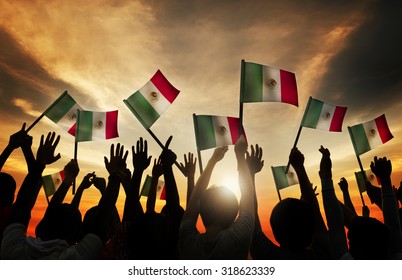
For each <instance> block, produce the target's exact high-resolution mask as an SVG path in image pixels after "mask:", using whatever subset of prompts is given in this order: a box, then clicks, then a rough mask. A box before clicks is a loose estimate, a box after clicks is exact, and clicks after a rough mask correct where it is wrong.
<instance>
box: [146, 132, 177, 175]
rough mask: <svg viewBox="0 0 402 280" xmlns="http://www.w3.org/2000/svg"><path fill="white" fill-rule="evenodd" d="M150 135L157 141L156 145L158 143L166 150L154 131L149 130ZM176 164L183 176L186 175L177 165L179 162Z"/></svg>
mask: <svg viewBox="0 0 402 280" xmlns="http://www.w3.org/2000/svg"><path fill="white" fill-rule="evenodd" d="M147 131H148V133H149V134H150V135H151V136H152V138H154V140H155V141H156V143H158V145H159V146H160V147H161V148H162V149H165V146H164V145H163V144H162V142H161V141H160V140H159V139H158V137H156V135H155V134H154V133H153V132H152V130H151V129H150V128H147ZM174 164H175V165H176V166H177V168H178V169H179V170H180V171H181V173H183V175H185V172H184V170H183V169H182V168H181V166H180V164H178V163H177V161H175V162H174Z"/></svg>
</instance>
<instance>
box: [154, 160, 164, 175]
mask: <svg viewBox="0 0 402 280" xmlns="http://www.w3.org/2000/svg"><path fill="white" fill-rule="evenodd" d="M162 174H163V166H162V163H161V159H160V158H159V159H158V160H156V159H154V166H153V167H152V178H159V177H160V176H162Z"/></svg>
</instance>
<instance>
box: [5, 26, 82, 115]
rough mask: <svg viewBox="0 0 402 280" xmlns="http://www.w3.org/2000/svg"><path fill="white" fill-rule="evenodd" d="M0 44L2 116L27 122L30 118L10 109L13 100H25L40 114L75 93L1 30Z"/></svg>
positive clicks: (68, 85)
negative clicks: (64, 97) (64, 94)
mask: <svg viewBox="0 0 402 280" xmlns="http://www.w3.org/2000/svg"><path fill="white" fill-rule="evenodd" d="M0 42H1V45H0V97H1V103H0V107H1V108H0V110H1V112H2V114H7V116H10V115H14V116H18V118H21V119H23V120H24V121H27V122H29V121H30V120H31V119H33V117H32V116H29V115H24V112H23V111H21V110H20V108H18V107H16V106H13V104H12V100H14V99H16V98H19V99H24V100H26V101H28V102H29V103H32V105H33V107H34V108H33V109H34V110H37V111H43V110H45V109H46V108H47V106H49V105H50V104H51V102H52V100H54V99H56V98H57V97H58V96H59V95H60V94H61V93H62V92H63V91H64V90H69V91H75V90H74V87H72V86H71V85H70V84H68V83H65V82H63V81H61V80H58V79H57V78H55V77H53V76H52V75H51V74H50V73H49V72H48V71H46V69H44V68H43V67H42V66H41V65H40V64H39V63H38V62H37V61H36V60H35V59H34V58H32V56H30V55H29V54H27V53H26V52H25V51H24V49H23V47H22V46H21V45H20V44H19V43H18V42H16V40H14V38H13V37H12V36H11V35H10V34H9V33H7V32H6V31H5V30H3V29H1V28H0ZM21 114H22V115H21ZM3 116H4V115H3Z"/></svg>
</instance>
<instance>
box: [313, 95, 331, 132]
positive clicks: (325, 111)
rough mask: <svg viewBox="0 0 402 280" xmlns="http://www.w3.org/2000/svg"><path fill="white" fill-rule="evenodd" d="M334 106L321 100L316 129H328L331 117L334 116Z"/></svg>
mask: <svg viewBox="0 0 402 280" xmlns="http://www.w3.org/2000/svg"><path fill="white" fill-rule="evenodd" d="M335 109H336V106H333V105H330V104H327V103H325V102H323V106H322V109H321V114H320V119H319V120H318V123H317V129H322V130H328V131H329V130H330V129H329V128H330V127H331V123H332V119H333V117H334V113H335Z"/></svg>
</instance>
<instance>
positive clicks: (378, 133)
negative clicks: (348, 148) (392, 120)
mask: <svg viewBox="0 0 402 280" xmlns="http://www.w3.org/2000/svg"><path fill="white" fill-rule="evenodd" d="M349 135H350V138H351V139H352V143H353V147H354V149H355V152H356V155H361V154H363V153H365V152H368V151H370V150H372V149H374V148H376V147H378V146H380V145H382V144H384V143H386V142H388V141H389V140H391V139H392V138H393V137H394V136H393V135H392V133H391V131H390V130H389V127H388V124H387V120H386V118H385V115H384V114H383V115H381V116H379V117H378V118H376V119H374V120H372V121H368V122H365V123H361V124H357V125H354V126H351V127H349Z"/></svg>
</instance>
